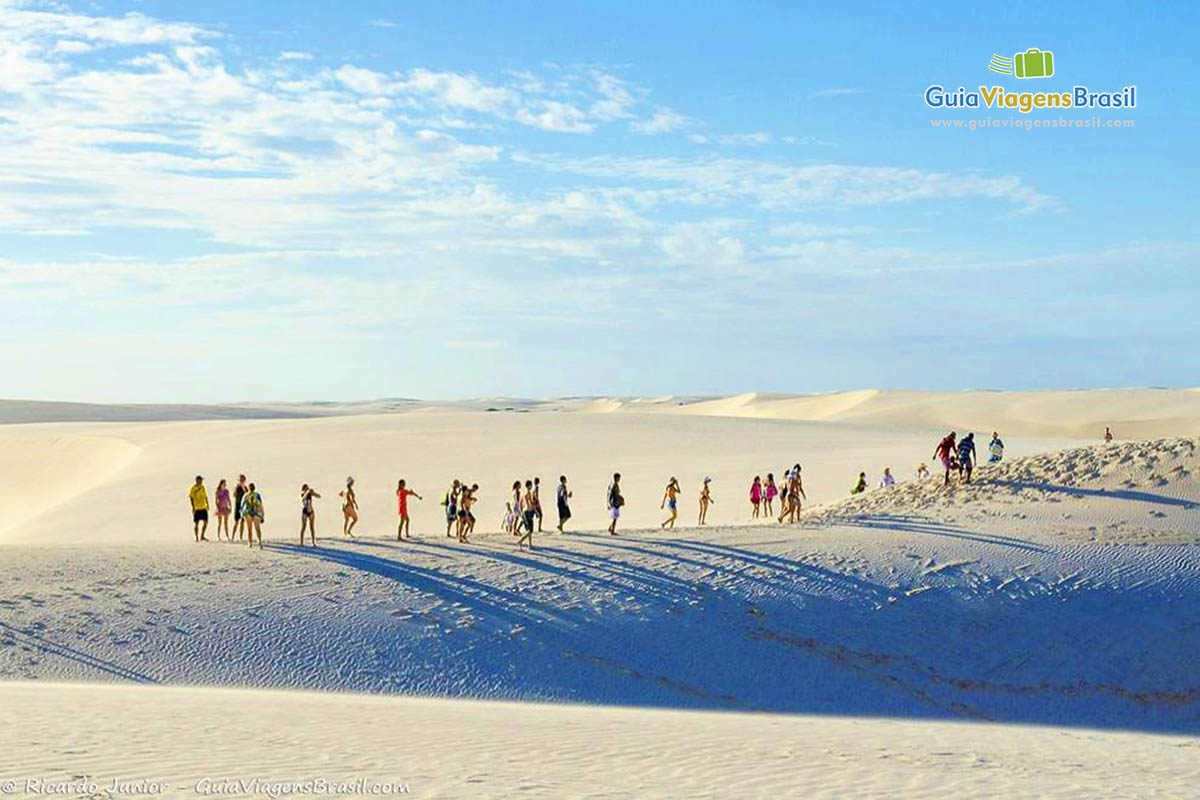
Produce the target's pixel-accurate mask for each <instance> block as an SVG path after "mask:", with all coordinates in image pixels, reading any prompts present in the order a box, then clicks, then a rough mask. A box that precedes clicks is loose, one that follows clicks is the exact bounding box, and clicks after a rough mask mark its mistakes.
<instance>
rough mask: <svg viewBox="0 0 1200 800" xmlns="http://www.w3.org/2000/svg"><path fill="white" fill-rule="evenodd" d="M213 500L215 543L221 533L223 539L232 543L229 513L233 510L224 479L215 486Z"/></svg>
mask: <svg viewBox="0 0 1200 800" xmlns="http://www.w3.org/2000/svg"><path fill="white" fill-rule="evenodd" d="M213 500H214V501H216V504H217V541H218V542H219V541H221V531H222V530H224V531H225V538H226V539H228V540H229V541H231V542H232V541H233V534H232V533H230V532H229V512H230V510H231V509H232V508H233V500H232V498H230V496H229V487H228V486H226V485H225V479H224V478H221V482H220V483H218V484H217V490H216V491H215V492H213Z"/></svg>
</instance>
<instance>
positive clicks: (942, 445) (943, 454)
mask: <svg viewBox="0 0 1200 800" xmlns="http://www.w3.org/2000/svg"><path fill="white" fill-rule="evenodd" d="M956 435H957V434H955V432H954V431H950V435H949V436H947V437H946V438H945V439H942V440H941V441H940V442H938V446H937V449H936V450H934V451H933V457H934V458H936V459H939V460H940V461H941V462H942V467H943V468H944V469H945V470H946V481H945V483H944V484H942V485H943V486H949V485H950V470H951V469H953V465H952V463H951V462H952V460H953V459H954V448H955V445H954V438H955V436H956Z"/></svg>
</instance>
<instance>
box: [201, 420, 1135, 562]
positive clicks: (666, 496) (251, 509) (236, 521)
mask: <svg viewBox="0 0 1200 800" xmlns="http://www.w3.org/2000/svg"><path fill="white" fill-rule="evenodd" d="M1104 434H1105V435H1104V439H1105V441H1106V442H1111V441H1112V440H1113V435H1112V431H1110V430H1109V429H1108V428H1105V430H1104ZM988 453H989V457H988V461H989V462H990V463H996V462H999V461H1000V460H1001V459H1003V457H1004V442H1003V441H1002V440H1001V439H1000V434H999V433H996V432H993V433H992V440H991V442H990V443H989V444H988ZM933 457H934V459H936V460H937V461H939V462H940V463H941V465H942V468H943V470H944V477H943V485H945V486H949V485H950V475H951V473H957V475H958V480H959V481H960V482H962V483H970V482H971V475H972V473H973V472H974V469H975V465H976V464H977V460H978V454H977V452H976V449H975V434H974V433H968V434H967V435H966V436H964V437H962V438H961V439H959V438H958V434H957V433H956V432H955V431H950V433H948V434H947V435H946V436H945V437H943V438H942V440H941V441H939V442H938V444H937V447H936V448H934V451H933ZM916 476H917V478H918V479H925V478H928V477H930V473H929V468H928V467H927V466H926V465H925V464H920V465H918V467H917V471H916ZM712 482H713V479H712V478H710V477H705V478H704V480H703V482H702V483H701V485H700V495H699V502H700V514H699V517H698V519H697V523H698V524H699V525H706V524H708V509H709V507H710V506H711V505H713V503H715V502H716V501H715V500H714V499H713V496H712V488H711V484H712ZM895 483H896V480H895V478H894V477H893V476H892V471H891V469H890V468H887V467H885V468H884V470H883V477H882V479H881V480H880V482H879V486H880V488H882V489H886V488H889V487H891V486H894V485H895ZM541 484H542V480H541V478H531V479H527V480H525V481H524V482H522V481H520V480H517V481H514V482H513V485H512V499H511V500H510V501H509V502H508V503H507V509H506V512H505V515H504V519H503V521H502V523H501V529H502V530H503V531H505V532H506V533H510V534H512V535H513V536H516V537H517V547H518V548H519V549H524V548H525V547H528V548H529V549H530V550H532V549H533V534H534V532H535V531H536V532H537V533H541V532H542V519H543V513H542V497H541V488H542V486H541ZM866 490H867V474H866V473H865V472H860V473H859V474H858V480H857V481H856V482H855V484H854V486H853V488H852V489H851V490H850V493H851V494H861V493H863V492H865V491H866ZM682 492H683V490H682V489H681V488H680V485H679V480H678V479H677V478H675V477H674V476H672V477H671V479H670V480H669V481H667V486H666V488H665V489H664V490H663V497H662V502H661V503H660V504H659V508H660V509H663V510H666V511H667V517H666V519H664V520H663V521H662V523H661V525H660V527H661V528H663V529H664V530H666V529H673V528H674V527H675V522H676V520H677V519H678V517H679V496H680V494H682ZM320 497H321V495H320V493H318V492H317V490H316V489H314V488H313V487H311V486H309V485H308V484H307V483H306V484H303V485H302V486H301V487H300V544H301V545H303V544H304V543H305V538H306V536H307V539H308V541H309V542H310V543H311V544H313V545H316V543H317V512H316V507H315V503H314V501H316V500H318V499H320ZM338 497H339V498H341V502H342V535H343V536H347V537H350V538H355V536H354V526H355V525H357V524H358V497H357V495H356V494H355V491H354V478H352V477H350V478H346V485H345V487H344V488H343V489H342V490H341V491H340V492H338ZM410 497H415V498H416V499H417V500H421V499H423V498H422V497H421V495H420V494H418V493H417V492H416V491H414V490H413V489H410V488H408V485H407V483H406V481H405V480H404V479H403V478H401V479H400V480H399V481H398V482H397V484H396V507H397V514H398V515H399V523H398V524H397V526H396V540H397V541H403V540H404V539H411V538H412V531H411V521H410V518H409V513H408V502H409V498H410ZM478 497H479V484H478V483H472V484H470V485H468V484H467V482H466V481H464V480H457V479H456V480H455V481H454V482H453V483H451V484H450V488H449V489H447V490H446V492H445V494H443V495H442V501H441V505H442V506H443V507H444V508H445V510H446V536H447V537H455V538H457V539H458V541H459V542H462V543H469V539H468V537H469V536H470V535H471V534H472V533H474V531H475V521H476V520H475V514H474V511H473V508H474V506H475V503H476V501H477V500H478ZM571 498H572V493H571V490H570V488H568V486H567V477H566V476H565V475H561V476H559V479H558V487H557V489H556V491H555V505H556V507H557V511H558V525H557V526H556V527H555V530H557V531H558V532H559V533H564V532H565V531H564V527H565V526H566V524H567V522H568V521H569V520H570V519H571ZM777 498H778V500H779V515H778V516H776V514H775V500H776V499H777ZM807 500H808V496H807V495H806V494H805V493H804V482H803V480H802V479H801V477H800V465H799V464H795V465H793V466H792V467H791V468H790V469H788V470H787V471H786V472H784V476H783V480H782V481H780V482H778V483H777V482H776V480H775V474H774V473H772V472H768V473H767V477H766V479H763V478H762V477H761V476H759V475H755V476H754V480H753V481H752V482H751V483H750V518H751V519H760V518H767V519H775V520H776V521H777V522H779V523H783V522H785V521H786V522H789V523H790V522H796V521H797V520H798V519H799V517H800V510H801V506H802V502H807ZM213 502H214V504H215V508H213V509H212V511H213V513H214V515H215V516H216V522H217V541H220V540H221V537H222V535H224V536H225V538H226V539H227V540H228V541H230V542H233V541H235V540H236V541H238V542H243V541H245V542H247V543H248V544H249V545H250V546H251V547H253V546H254V543H255V541H256V540H257V542H258V546H259V547H260V548H261V547H262V525H263V522H264V521H265V519H266V514H265V511H264V508H263V497H262V494H261V493H260V492H259V491H258V489H257V488H256V487H255V485H254V484H253V483H251V482H249V481H247V480H246V476H245V475H238V479H237V483H236V484H235V485H234V487H233V489H232V490H231V489H230V488H229V486H228V485H227V482H226V481H225V479H224V478H222V479H221V481H220V482H219V483H218V484H217V488H216V491H215V492H214V493H213ZM605 502H606V505H607V508H608V516H609V524H608V532H609V533H610V534H612V535H614V536H615V535H616V533H617V521H618V520H619V519H620V517H621V509H622V508H623V507H624V506H625V496H624V495H623V494H622V492H621V474H620V473H619V472H618V473H613V476H612V483H610V484H609V485H608V491H607V492H606V495H605ZM188 504H189V506H190V508H191V512H192V533H193V536H194V537H195V540H196V541H197V542H204V541H208V537H207V533H208V523H209V511H210V508H209V499H208V489H207V488H206V487H205V485H204V477H203V476H201V475H197V476H196V480H195V482H194V483H193V484H192V485H191V487H189V489H188ZM231 515H232V516H233V528H232V529H231V528H230V527H229V517H230V516H231ZM235 537H236V539H235Z"/></svg>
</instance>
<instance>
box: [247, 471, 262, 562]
mask: <svg viewBox="0 0 1200 800" xmlns="http://www.w3.org/2000/svg"><path fill="white" fill-rule="evenodd" d="M265 521H266V513H265V512H264V510H263V499H262V495H261V494H259V493H258V490H257V489H255V488H254V484H253V483H251V484H250V485H249V486H247V487H246V494H244V495H243V496H242V522H243V523H245V525H246V538H247V539H248V540H249V542H250V546H251V547H254V534H255V533H257V534H258V549H259V550H261V549H262V546H263V543H262V525H263V522H265Z"/></svg>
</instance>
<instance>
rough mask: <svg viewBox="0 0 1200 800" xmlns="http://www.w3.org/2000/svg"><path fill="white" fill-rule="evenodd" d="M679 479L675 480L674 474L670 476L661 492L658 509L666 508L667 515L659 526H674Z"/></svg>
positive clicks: (677, 507) (677, 513) (677, 514)
mask: <svg viewBox="0 0 1200 800" xmlns="http://www.w3.org/2000/svg"><path fill="white" fill-rule="evenodd" d="M679 491H680V490H679V481H677V480H675V476H674V475H672V476H671V480H669V481H667V488H666V490H665V491H664V492H663V499H662V502H661V503H659V504H658V507H659V508H660V509H662V508H666V509H667V513H668V516H667V518H666V519H664V520H663V521H662V525H660V526H659V527H660V528H664V529H666V528H674V527H675V518H676V517H678V516H679Z"/></svg>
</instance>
